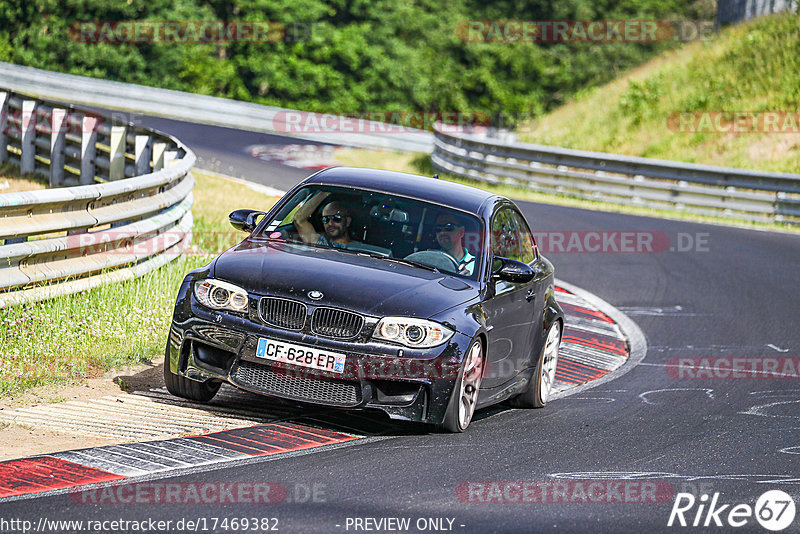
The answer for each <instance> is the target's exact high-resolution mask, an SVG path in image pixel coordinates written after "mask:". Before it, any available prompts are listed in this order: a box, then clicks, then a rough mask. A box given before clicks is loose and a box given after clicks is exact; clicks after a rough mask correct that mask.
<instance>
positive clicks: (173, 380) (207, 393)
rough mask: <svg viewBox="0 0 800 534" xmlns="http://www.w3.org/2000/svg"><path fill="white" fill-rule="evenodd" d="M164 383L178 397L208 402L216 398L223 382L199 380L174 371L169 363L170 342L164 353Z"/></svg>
mask: <svg viewBox="0 0 800 534" xmlns="http://www.w3.org/2000/svg"><path fill="white" fill-rule="evenodd" d="M164 385H166V386H167V391H169V392H170V393H172V394H173V395H175V396H176V397H183V398H184V399H189V400H193V401H197V402H208V401H210V400H211V399H213V398H214V395H216V394H217V391H219V388H220V386H221V385H222V382H220V381H218V380H206V381H205V382H197V381H196V380H189V379H188V378H186V377H183V376H181V375H177V374H175V373H173V372H172V369H170V364H169V344H167V350H166V353H165V354H164Z"/></svg>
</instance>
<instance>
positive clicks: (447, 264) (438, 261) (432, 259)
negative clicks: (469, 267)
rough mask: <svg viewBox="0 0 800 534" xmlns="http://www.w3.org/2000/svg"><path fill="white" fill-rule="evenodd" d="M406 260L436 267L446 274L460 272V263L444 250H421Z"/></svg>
mask: <svg viewBox="0 0 800 534" xmlns="http://www.w3.org/2000/svg"><path fill="white" fill-rule="evenodd" d="M405 259H407V260H409V261H415V262H417V263H421V264H423V265H428V266H430V267H434V268H436V269H439V270H440V271H442V272H445V273H454V274H455V273H457V272H458V262H457V261H456V260H454V259H453V257H452V256H451V255H450V254H448V253H447V252H444V251H442V250H420V251H419V252H414V253H413V254H409V255H408V256H406V258H405Z"/></svg>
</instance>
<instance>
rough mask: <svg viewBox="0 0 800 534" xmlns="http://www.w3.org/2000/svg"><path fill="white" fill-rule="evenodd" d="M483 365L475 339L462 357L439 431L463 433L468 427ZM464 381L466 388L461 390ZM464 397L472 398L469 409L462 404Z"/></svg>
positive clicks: (483, 360) (473, 409) (481, 347)
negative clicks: (460, 366) (470, 389)
mask: <svg viewBox="0 0 800 534" xmlns="http://www.w3.org/2000/svg"><path fill="white" fill-rule="evenodd" d="M476 351H477V352H476ZM473 362H475V363H473ZM484 363H485V358H484V355H483V344H482V343H481V340H480V339H475V340H473V341H472V343H471V344H470V346H469V349H467V354H466V355H465V356H464V363H463V366H462V368H461V372H460V373H459V377H458V380H457V381H456V386H455V387H454V388H453V394H452V395H450V402H449V403H448V404H447V411H446V412H445V416H444V420H443V421H442V424H440V425H438V429H439V430H440V431H442V432H451V433H458V432H464V431H465V430H466V429H467V427H468V426H469V424H470V422H471V421H472V416H473V415H474V414H475V404H476V403H477V400H478V391H479V390H480V387H481V380H482V379H483V368H484ZM468 365H469V367H468ZM465 380H466V388H463V389H462V387H463V386H464V384H465ZM469 388H472V391H469V392H468V391H467V390H468V389H469ZM465 395H466V396H467V397H472V402H471V406H470V408H467V406H468V405H469V404H470V403H467V405H465V404H464V403H463V401H464V400H465V398H466V397H465ZM462 410H463V411H462Z"/></svg>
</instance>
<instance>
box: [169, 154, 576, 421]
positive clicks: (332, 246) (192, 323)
mask: <svg viewBox="0 0 800 534" xmlns="http://www.w3.org/2000/svg"><path fill="white" fill-rule="evenodd" d="M230 222H231V224H232V225H233V226H234V227H236V228H237V229H239V230H242V231H244V232H247V233H248V236H247V237H246V238H245V239H244V240H243V241H242V242H240V243H239V244H238V245H236V246H234V247H233V248H231V249H229V250H227V251H225V252H223V253H222V254H220V255H219V256H218V257H217V258H216V259H215V260H214V261H212V262H211V263H210V264H209V265H207V266H205V267H202V268H200V269H196V270H194V271H192V272H190V273H189V274H188V275H187V276H186V278H185V279H184V281H183V283H182V285H181V287H180V290H179V293H178V298H177V302H176V304H175V313H174V316H173V319H172V325H171V329H170V334H169V339H168V343H167V349H166V359H165V362H164V380H165V382H166V386H167V389H168V390H169V391H170V392H171V393H172V394H174V395H177V396H180V397H185V398H188V399H193V400H196V401H208V400H210V399H211V398H212V397H214V395H215V394H216V393H217V390H218V389H219V387H220V385H221V384H222V382H228V383H230V384H232V385H234V386H236V387H238V388H241V389H244V390H247V391H251V392H255V393H259V394H262V395H267V396H271V397H280V398H283V399H290V400H295V401H301V402H305V403H313V404H322V405H325V406H334V407H341V408H346V409H378V410H382V411H384V412H386V413H387V414H388V415H389V416H390V417H392V418H394V419H402V420H411V421H420V422H425V423H430V424H433V425H436V426H438V427H439V428H441V429H444V430H447V431H451V432H462V431H464V430H465V429H466V428H467V426H468V425H469V424H470V421H471V420H472V416H473V414H474V412H475V410H476V409H477V408H482V407H485V406H489V405H491V404H495V403H498V402H501V401H505V400H510V402H511V403H512V404H513V405H514V406H518V407H541V406H544V405H545V403H546V402H547V400H548V395H549V394H550V390H551V387H552V384H553V380H554V375H555V369H556V363H557V359H558V348H559V344H560V342H561V332H562V331H563V322H564V319H563V313H562V310H561V308H560V306H559V304H558V302H556V298H555V291H554V277H553V265H552V264H551V263H550V262H549V261H548V260H547V259H546V258H544V257H543V256H542V255H541V254H540V253H539V251H538V249H537V247H536V243H535V240H534V238H533V234H532V232H531V230H530V227H529V226H528V224H527V222H526V221H525V218H524V217H523V216H522V214H521V212H520V211H519V209H518V208H517V207H516V206H515V205H514V203H513V202H511V201H510V200H508V199H507V198H504V197H501V196H498V195H495V194H491V193H488V192H486V191H483V190H480V189H476V188H472V187H468V186H464V185H459V184H455V183H451V182H447V181H443V180H438V179H436V178H428V177H423V176H415V175H411V174H404V173H398V172H390V171H381V170H373V169H360V168H345V167H337V168H331V169H326V170H323V171H320V172H318V173H316V174H314V175H313V176H310V177H309V178H307V179H305V180H303V181H302V182H301V183H300V184H298V185H297V186H296V187H294V188H293V189H292V190H291V191H289V192H288V193H287V194H286V195H285V196H284V197H283V198H282V199H281V200H280V201H279V202H278V203H277V204H276V205H275V206H274V207H273V208H272V209H271V210H270V211H269V212H268V213H266V214H265V213H264V212H260V211H254V210H237V211H234V212H233V213H231V214H230Z"/></svg>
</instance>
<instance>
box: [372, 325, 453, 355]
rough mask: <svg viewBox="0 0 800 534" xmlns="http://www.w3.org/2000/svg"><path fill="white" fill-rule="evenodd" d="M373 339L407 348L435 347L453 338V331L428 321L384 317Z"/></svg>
mask: <svg viewBox="0 0 800 534" xmlns="http://www.w3.org/2000/svg"><path fill="white" fill-rule="evenodd" d="M372 337H373V338H375V339H382V340H384V341H391V342H393V343H400V344H401V345H405V346H406V347H414V348H416V347H435V346H436V345H441V344H442V343H444V342H446V341H447V340H448V339H450V338H451V337H453V331H452V330H451V329H449V328H447V327H446V326H444V325H441V324H439V323H435V322H433V321H428V320H426V319H414V318H412V317H384V318H383V319H381V320H380V321H379V322H378V326H376V327H375V333H373V334H372Z"/></svg>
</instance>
